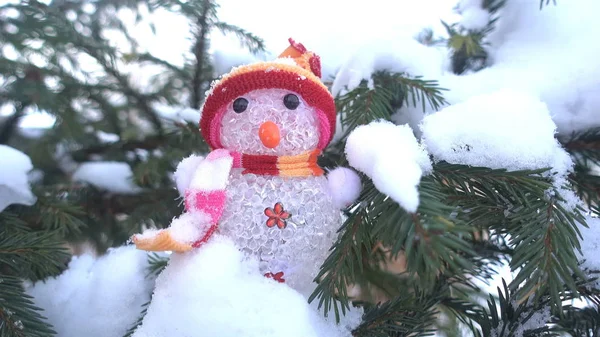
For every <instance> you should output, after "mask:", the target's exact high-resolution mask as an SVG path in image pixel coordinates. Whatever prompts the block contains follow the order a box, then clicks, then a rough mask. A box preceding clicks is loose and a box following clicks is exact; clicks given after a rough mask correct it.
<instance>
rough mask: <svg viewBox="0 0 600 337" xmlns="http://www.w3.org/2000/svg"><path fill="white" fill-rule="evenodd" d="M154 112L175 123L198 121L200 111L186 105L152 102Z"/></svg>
mask: <svg viewBox="0 0 600 337" xmlns="http://www.w3.org/2000/svg"><path fill="white" fill-rule="evenodd" d="M153 107H154V109H156V112H158V114H159V115H160V116H161V117H162V118H165V119H167V120H170V121H173V122H176V123H199V122H200V111H199V110H196V109H192V108H187V107H175V106H170V105H162V104H154V105H153Z"/></svg>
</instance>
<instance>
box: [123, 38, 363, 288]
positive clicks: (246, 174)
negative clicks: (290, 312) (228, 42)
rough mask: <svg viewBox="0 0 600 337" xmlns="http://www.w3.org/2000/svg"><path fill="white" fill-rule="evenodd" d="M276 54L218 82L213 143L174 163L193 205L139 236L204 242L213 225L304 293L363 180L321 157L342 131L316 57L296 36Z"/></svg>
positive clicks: (149, 246)
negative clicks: (322, 162) (326, 167)
mask: <svg viewBox="0 0 600 337" xmlns="http://www.w3.org/2000/svg"><path fill="white" fill-rule="evenodd" d="M290 44H291V45H290V47H289V48H288V49H286V51H284V53H282V54H281V55H280V57H279V59H278V60H277V61H274V62H261V63H257V64H253V65H247V66H242V67H239V68H237V69H234V70H233V71H232V72H231V73H229V74H228V75H225V76H224V77H223V78H222V79H221V80H220V82H217V83H216V84H214V85H213V88H212V91H211V92H210V93H209V95H208V96H207V100H206V102H205V104H204V106H203V111H202V120H201V122H200V125H201V130H202V133H203V135H204V137H205V139H206V140H207V142H208V143H209V145H211V147H212V148H213V149H215V150H214V151H213V152H211V154H209V155H208V156H207V157H206V158H202V157H198V156H192V157H189V158H186V159H185V160H184V161H182V162H181V163H180V165H179V167H178V170H177V172H176V179H177V183H178V188H179V189H180V191H181V192H182V194H184V195H185V199H186V209H187V212H186V213H184V214H183V215H182V216H180V217H179V218H177V219H175V220H174V221H173V223H172V224H171V226H170V228H168V229H166V230H162V231H158V232H151V233H149V234H146V233H144V234H142V235H140V236H137V237H134V242H135V243H136V245H137V246H138V248H140V249H145V250H174V251H177V252H185V251H189V250H191V249H193V248H199V249H201V246H202V244H203V243H205V242H207V241H208V240H210V237H211V235H212V234H213V233H218V234H220V235H224V236H227V237H229V238H231V239H232V240H233V241H234V242H235V244H236V245H237V247H238V248H239V249H240V250H241V251H242V252H244V253H246V254H247V255H251V256H253V257H256V258H257V259H258V260H259V268H260V272H261V273H263V274H264V275H265V276H266V277H269V278H272V279H274V280H275V281H278V282H285V283H286V284H288V285H290V286H291V287H293V288H295V289H297V290H299V291H300V292H302V293H306V292H309V291H311V289H312V288H313V283H312V281H313V280H314V278H315V276H316V275H317V273H318V271H319V267H320V265H321V264H322V262H323V261H324V259H325V258H326V257H327V254H328V251H329V248H330V247H331V245H332V243H333V242H334V240H335V238H336V231H337V229H338V228H339V226H340V225H341V221H342V219H341V211H340V208H342V207H344V206H347V205H348V204H349V203H351V202H352V201H354V200H355V199H356V198H357V197H358V194H359V192H360V180H359V178H358V176H357V175H356V173H354V171H352V170H349V169H345V168H336V169H335V170H333V171H331V172H329V173H328V174H327V176H325V175H324V172H323V170H322V169H321V168H320V167H319V166H318V164H317V157H318V156H319V155H320V153H321V151H322V150H323V148H324V147H325V146H326V145H327V144H328V143H329V142H330V141H331V138H332V136H333V132H334V131H335V105H334V103H333V97H331V94H330V93H329V92H328V91H327V89H326V87H325V86H324V85H323V84H322V83H321V82H320V80H319V77H320V63H319V59H318V56H316V55H315V54H314V53H311V52H307V51H306V49H305V48H304V46H302V45H301V44H297V43H295V42H294V41H293V40H291V39H290Z"/></svg>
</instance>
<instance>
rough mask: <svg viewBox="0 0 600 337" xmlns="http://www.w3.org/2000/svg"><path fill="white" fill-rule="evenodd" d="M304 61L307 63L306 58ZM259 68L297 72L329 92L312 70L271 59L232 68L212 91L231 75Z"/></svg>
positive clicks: (258, 69) (268, 70)
mask: <svg viewBox="0 0 600 337" xmlns="http://www.w3.org/2000/svg"><path fill="white" fill-rule="evenodd" d="M287 59H288V60H293V61H295V60H294V59H291V58H287ZM284 60H285V59H284ZM305 62H306V63H307V64H308V59H307V60H306V61H305ZM261 70H262V71H264V72H267V73H268V72H271V71H278V70H283V71H289V72H292V73H297V74H298V75H299V77H300V76H304V77H306V79H308V80H310V81H312V82H314V83H315V84H316V85H318V86H319V87H321V88H322V89H323V90H325V91H327V92H329V90H328V89H327V87H326V86H325V84H323V82H321V80H320V79H319V78H318V77H317V76H315V74H313V73H312V71H310V70H308V69H306V68H303V67H301V66H300V65H292V64H287V63H283V62H272V61H271V62H257V63H254V64H249V65H246V66H241V67H238V68H236V69H234V70H233V71H231V72H230V73H229V74H227V75H225V76H223V78H222V79H221V81H220V83H219V84H218V85H217V86H215V88H214V90H213V92H215V91H217V90H218V89H219V88H221V87H223V85H224V84H225V82H227V81H228V80H230V79H231V78H233V77H236V76H239V75H242V74H245V73H251V72H255V71H261Z"/></svg>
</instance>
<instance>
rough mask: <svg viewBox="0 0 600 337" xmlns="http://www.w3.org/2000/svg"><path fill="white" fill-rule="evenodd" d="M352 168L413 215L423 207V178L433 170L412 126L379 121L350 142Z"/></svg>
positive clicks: (355, 134) (354, 134) (358, 131)
mask: <svg viewBox="0 0 600 337" xmlns="http://www.w3.org/2000/svg"><path fill="white" fill-rule="evenodd" d="M345 151H346V157H347V158H348V162H349V163H350V165H351V166H352V167H354V168H356V169H357V170H359V171H361V172H363V173H365V174H366V175H368V176H369V177H370V178H371V179H372V180H373V184H375V187H376V188H377V189H378V190H379V191H381V192H382V193H385V194H387V195H389V196H390V197H391V198H392V199H394V200H395V201H396V202H398V203H399V204H400V205H401V206H402V207H403V208H404V209H406V210H407V211H409V212H416V210H417V207H418V206H419V192H418V185H419V182H420V181H421V176H422V175H424V174H428V173H429V172H431V170H432V166H431V162H430V161H429V156H428V154H427V152H426V151H425V150H424V149H423V147H422V146H421V145H420V144H419V143H418V142H417V139H416V138H415V136H414V134H413V132H412V129H411V128H410V127H409V126H408V125H395V124H393V123H391V122H387V121H376V122H373V123H371V124H368V125H362V126H359V127H357V128H356V129H355V130H354V131H353V132H352V133H351V134H350V135H349V136H348V140H347V141H346V150H345Z"/></svg>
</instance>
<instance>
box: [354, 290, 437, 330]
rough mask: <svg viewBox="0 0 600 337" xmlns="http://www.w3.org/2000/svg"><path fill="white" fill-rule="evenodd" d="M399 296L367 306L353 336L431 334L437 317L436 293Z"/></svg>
mask: <svg viewBox="0 0 600 337" xmlns="http://www.w3.org/2000/svg"><path fill="white" fill-rule="evenodd" d="M428 295H429V294H427V295H424V294H420V296H419V295H417V296H411V297H398V298H396V299H394V300H392V301H389V302H386V303H383V304H379V305H376V306H373V307H371V308H368V309H367V310H366V311H365V314H364V315H363V320H362V322H361V324H360V325H359V326H358V327H356V328H355V329H354V330H353V331H352V336H354V337H384V336H431V335H433V333H434V331H435V330H434V329H432V326H433V325H434V323H435V320H436V318H437V311H436V309H435V305H436V304H437V302H438V299H437V298H436V297H435V296H431V297H430V296H428Z"/></svg>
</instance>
